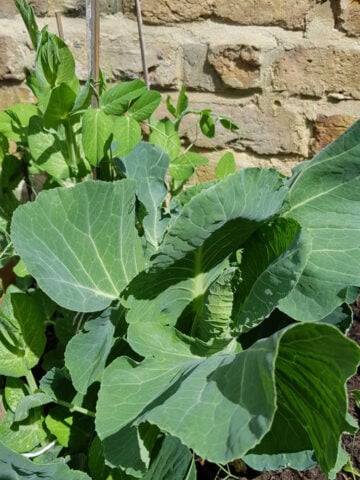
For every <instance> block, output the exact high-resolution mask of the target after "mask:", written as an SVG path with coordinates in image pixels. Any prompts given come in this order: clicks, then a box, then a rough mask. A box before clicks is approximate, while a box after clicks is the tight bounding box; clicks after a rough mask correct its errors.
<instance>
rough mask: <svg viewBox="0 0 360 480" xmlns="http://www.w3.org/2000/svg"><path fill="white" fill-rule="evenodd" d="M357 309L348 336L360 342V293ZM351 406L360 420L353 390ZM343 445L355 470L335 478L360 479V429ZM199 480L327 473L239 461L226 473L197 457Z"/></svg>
mask: <svg viewBox="0 0 360 480" xmlns="http://www.w3.org/2000/svg"><path fill="white" fill-rule="evenodd" d="M352 307H353V312H354V322H353V325H352V327H351V329H350V331H349V333H348V336H349V337H350V338H352V339H353V340H354V341H356V342H357V343H358V344H359V345H360V297H359V299H358V300H357V302H355V304H354V305H353V306H352ZM347 386H348V390H349V391H351V390H360V367H359V369H358V372H357V374H356V375H354V377H352V378H351V379H350V380H349V381H348V385H347ZM349 410H350V413H351V414H352V416H353V417H355V418H356V419H357V421H358V422H359V421H360V409H358V407H357V406H356V405H355V401H354V399H353V398H352V394H351V393H350V404H349ZM343 446H344V448H345V450H346V451H347V452H348V453H349V454H350V456H351V463H352V468H353V469H354V472H353V473H350V472H345V471H341V472H339V473H338V474H337V476H336V480H357V479H360V431H359V432H358V433H357V435H356V436H355V437H354V436H353V435H344V436H343ZM197 470H198V480H220V479H225V478H226V479H227V480H328V477H327V476H326V475H324V474H323V473H321V471H320V470H319V469H318V468H313V469H311V470H306V471H303V472H299V471H295V470H292V469H290V468H287V469H285V470H281V471H276V472H256V471H254V470H252V469H249V468H247V467H246V465H244V464H242V463H241V462H239V463H238V464H235V465H234V466H233V467H232V468H231V471H232V473H233V475H232V476H227V475H226V474H225V473H223V472H219V467H218V466H217V465H213V464H210V463H207V462H204V461H202V459H200V458H198V459H197Z"/></svg>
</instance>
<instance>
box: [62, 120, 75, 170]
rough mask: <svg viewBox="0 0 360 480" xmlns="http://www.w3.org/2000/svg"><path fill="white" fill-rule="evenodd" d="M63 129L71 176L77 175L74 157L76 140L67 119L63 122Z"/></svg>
mask: <svg viewBox="0 0 360 480" xmlns="http://www.w3.org/2000/svg"><path fill="white" fill-rule="evenodd" d="M64 128H65V137H66V144H67V146H68V155H69V159H70V163H71V165H72V168H73V170H74V171H73V175H76V174H77V169H78V168H77V155H76V153H77V152H76V150H77V149H76V140H75V135H74V132H73V129H72V126H71V123H70V120H69V119H67V120H66V121H65V122H64Z"/></svg>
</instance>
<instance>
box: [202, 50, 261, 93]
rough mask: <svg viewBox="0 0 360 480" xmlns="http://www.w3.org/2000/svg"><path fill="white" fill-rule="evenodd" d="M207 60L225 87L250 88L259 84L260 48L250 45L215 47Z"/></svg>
mask: <svg viewBox="0 0 360 480" xmlns="http://www.w3.org/2000/svg"><path fill="white" fill-rule="evenodd" d="M208 58H209V62H210V64H211V65H212V66H213V68H214V69H215V71H216V73H217V74H218V75H219V77H220V78H221V80H222V82H223V84H224V85H225V86H226V87H230V88H236V89H250V88H256V87H259V86H260V50H259V49H258V48H256V47H253V46H251V45H235V46H232V45H226V46H220V47H215V48H213V49H212V50H211V52H210V53H209V57H208Z"/></svg>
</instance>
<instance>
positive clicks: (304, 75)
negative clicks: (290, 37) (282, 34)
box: [273, 46, 360, 99]
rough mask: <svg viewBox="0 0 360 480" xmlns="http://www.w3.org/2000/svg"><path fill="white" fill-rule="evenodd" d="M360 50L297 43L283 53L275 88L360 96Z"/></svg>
mask: <svg viewBox="0 0 360 480" xmlns="http://www.w3.org/2000/svg"><path fill="white" fill-rule="evenodd" d="M359 62H360V50H359V49H358V48H356V46H354V48H352V49H348V48H340V47H330V46H329V47H321V48H319V47H314V46H311V47H304V46H297V47H295V48H292V49H290V50H287V51H285V52H284V54H283V56H282V58H281V59H280V60H279V61H278V62H277V63H276V65H275V66H274V69H273V87H274V89H275V90H277V91H284V90H286V91H288V92H289V93H290V94H299V95H305V96H311V97H322V96H323V95H325V94H334V93H335V94H336V93H337V94H342V95H346V96H350V97H352V98H356V99H360V70H359V69H358V68H354V65H358V64H359Z"/></svg>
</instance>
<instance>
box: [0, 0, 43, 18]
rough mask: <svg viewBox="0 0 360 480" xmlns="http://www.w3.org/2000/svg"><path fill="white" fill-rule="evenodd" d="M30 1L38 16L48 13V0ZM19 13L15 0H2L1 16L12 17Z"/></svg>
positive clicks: (0, 3)
mask: <svg viewBox="0 0 360 480" xmlns="http://www.w3.org/2000/svg"><path fill="white" fill-rule="evenodd" d="M29 3H30V5H31V6H32V7H33V9H34V11H35V14H36V15H37V16H39V17H42V16H44V15H46V14H47V12H48V0H29ZM17 14H18V10H17V8H16V7H15V3H14V0H1V1H0V18H11V17H14V16H15V15H17Z"/></svg>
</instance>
